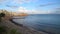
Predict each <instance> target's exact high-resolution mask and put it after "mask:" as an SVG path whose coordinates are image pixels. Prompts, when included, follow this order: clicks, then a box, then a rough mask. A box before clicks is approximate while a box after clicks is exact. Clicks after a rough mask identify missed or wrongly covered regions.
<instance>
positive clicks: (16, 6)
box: [6, 5, 19, 8]
mask: <svg viewBox="0 0 60 34" xmlns="http://www.w3.org/2000/svg"><path fill="white" fill-rule="evenodd" d="M6 6H7V7H10V8H18V7H19V6H11V5H6Z"/></svg>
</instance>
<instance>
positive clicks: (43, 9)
mask: <svg viewBox="0 0 60 34" xmlns="http://www.w3.org/2000/svg"><path fill="white" fill-rule="evenodd" d="M21 7H22V8H21ZM57 8H60V0H0V9H6V10H12V11H17V12H19V11H20V10H21V9H22V10H24V11H25V10H27V11H25V12H27V13H32V12H34V13H37V14H40V13H42V14H44V13H45V14H46V13H55V12H54V11H55V10H56V9H57ZM52 11H53V12H52ZM59 11H60V10H59ZM57 12H58V11H57Z"/></svg>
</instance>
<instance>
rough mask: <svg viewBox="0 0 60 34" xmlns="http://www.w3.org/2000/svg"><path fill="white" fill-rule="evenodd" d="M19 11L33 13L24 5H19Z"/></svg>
mask: <svg viewBox="0 0 60 34" xmlns="http://www.w3.org/2000/svg"><path fill="white" fill-rule="evenodd" d="M17 11H18V12H20V13H21V12H23V13H28V14H31V13H32V11H31V10H28V9H26V8H24V7H19V8H18V10H17Z"/></svg>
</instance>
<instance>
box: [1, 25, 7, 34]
mask: <svg viewBox="0 0 60 34" xmlns="http://www.w3.org/2000/svg"><path fill="white" fill-rule="evenodd" d="M3 33H4V34H6V29H5V27H3V26H0V34H3Z"/></svg>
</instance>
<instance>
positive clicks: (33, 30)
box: [10, 19, 48, 34]
mask: <svg viewBox="0 0 60 34" xmlns="http://www.w3.org/2000/svg"><path fill="white" fill-rule="evenodd" d="M10 21H11V22H12V23H14V24H15V25H17V26H20V27H23V28H25V29H28V30H31V32H32V33H34V32H35V33H36V34H37V33H39V34H48V33H45V32H42V31H37V30H35V29H31V28H28V27H26V26H24V25H23V24H18V23H16V22H14V21H13V20H12V19H10Z"/></svg>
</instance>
